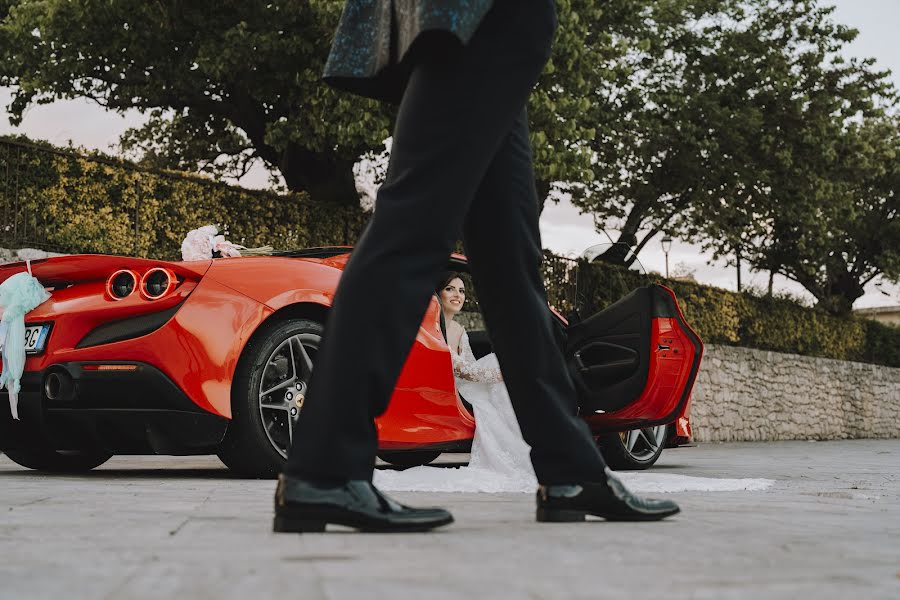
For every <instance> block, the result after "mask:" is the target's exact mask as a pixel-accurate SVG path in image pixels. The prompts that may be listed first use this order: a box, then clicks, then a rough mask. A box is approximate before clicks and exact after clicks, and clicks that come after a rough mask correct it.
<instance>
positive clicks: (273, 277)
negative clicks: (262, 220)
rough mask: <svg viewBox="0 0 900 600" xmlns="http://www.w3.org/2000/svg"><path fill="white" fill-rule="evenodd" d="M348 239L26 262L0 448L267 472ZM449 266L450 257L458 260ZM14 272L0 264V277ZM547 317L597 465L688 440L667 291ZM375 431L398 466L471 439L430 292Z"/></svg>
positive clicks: (620, 462)
mask: <svg viewBox="0 0 900 600" xmlns="http://www.w3.org/2000/svg"><path fill="white" fill-rule="evenodd" d="M349 252H350V249H349V248H346V247H339V248H312V249H306V250H299V251H292V252H285V253H280V254H276V255H273V256H265V257H246V258H228V259H213V260H207V261H195V262H166V261H158V260H149V259H139V258H128V257H121V256H104V255H74V256H63V257H56V258H50V259H45V260H40V261H34V262H33V263H32V271H33V273H34V276H35V277H37V278H38V279H39V280H40V282H41V283H43V285H44V286H45V287H46V288H47V289H48V290H49V291H50V292H51V298H50V299H49V300H47V301H46V302H44V303H43V304H41V305H40V306H38V307H37V308H36V309H35V310H34V311H32V312H31V313H29V314H28V315H26V326H27V329H26V339H25V342H26V345H27V352H28V359H27V361H26V365H25V373H24V375H23V377H22V391H21V393H20V396H19V414H20V417H21V420H18V421H15V420H13V419H12V417H11V415H10V411H9V407H8V402H6V400H7V399H6V392H5V391H4V392H2V393H0V450H2V451H3V452H5V453H6V454H7V456H8V457H9V458H11V459H12V460H14V461H15V462H17V463H19V464H21V465H24V466H26V467H30V468H33V469H40V470H47V471H62V472H75V471H83V470H88V469H92V468H94V467H96V466H98V465H100V464H102V463H103V462H104V461H106V460H108V459H109V458H110V456H112V455H114V454H170V455H188V454H217V455H218V456H219V457H221V459H222V461H223V462H224V463H225V464H226V465H228V466H229V467H231V468H232V469H233V470H235V471H237V472H238V473H240V474H242V475H247V476H254V477H268V476H272V475H274V474H276V473H277V472H278V471H279V470H280V467H281V465H282V463H283V461H284V459H285V456H286V452H287V449H288V447H289V446H290V443H291V438H292V435H293V424H294V422H295V420H296V419H297V416H298V415H299V413H300V411H301V410H302V409H303V402H304V394H305V393H306V389H307V383H308V381H309V378H310V374H311V372H312V369H313V368H314V364H315V359H316V349H317V347H318V345H319V340H320V337H321V335H322V328H323V323H324V322H325V319H326V317H327V315H328V310H329V307H330V306H331V302H332V298H333V294H334V290H335V288H336V286H337V282H338V279H339V278H340V276H341V272H342V269H343V267H344V265H345V264H346V261H347V259H348V257H349ZM449 262H450V264H449V265H448V268H450V269H453V270H457V271H461V272H465V271H466V270H467V267H466V261H465V258H464V257H463V256H459V255H454V256H453V257H451V259H450V261H449ZM24 268H25V265H24V264H23V263H17V264H10V265H5V266H3V267H0V282H2V281H5V280H6V279H7V278H8V277H10V276H11V275H13V274H15V273H17V272H20V271H22V270H23V269H24ZM548 310H552V309H550V308H548ZM553 315H554V318H555V319H556V322H558V323H559V333H560V335H559V343H560V344H561V345H562V347H563V349H564V352H565V354H566V356H567V358H568V361H569V368H570V371H571V374H572V376H573V378H574V379H575V381H576V383H577V387H578V390H579V394H580V399H579V405H580V413H581V415H582V417H583V418H584V419H585V421H586V422H587V423H588V425H589V426H590V428H591V430H592V431H593V432H594V433H595V434H596V436H597V440H598V443H599V444H601V447H602V448H603V450H604V452H605V454H606V456H607V459H608V461H609V462H610V464H611V465H612V466H613V467H618V468H646V467H648V466H650V465H651V464H653V462H654V461H655V460H656V458H657V457H658V456H659V453H660V452H661V451H662V448H663V447H665V446H666V445H673V444H678V443H683V442H685V441H687V440H688V439H689V438H690V435H691V432H690V424H689V421H688V405H689V403H690V393H691V387H692V385H693V382H694V379H695V377H696V375H697V369H698V367H699V364H700V357H701V354H702V350H703V346H702V343H701V341H700V339H699V338H698V337H697V335H696V334H695V333H694V332H693V331H692V330H691V329H690V327H689V326H688V325H687V324H686V323H685V321H684V318H683V316H682V314H681V311H680V310H679V308H678V305H677V303H676V301H675V297H674V295H673V294H672V292H671V291H670V290H669V289H667V288H665V287H662V286H650V287H645V288H639V289H637V290H635V291H634V292H632V293H631V294H629V295H628V296H627V297H625V298H623V299H621V300H620V301H619V302H617V303H615V304H614V305H612V306H610V307H608V308H607V309H605V310H604V311H602V312H600V313H597V314H595V315H593V316H591V317H590V318H587V319H584V320H582V321H580V322H578V323H573V324H569V323H567V322H566V320H565V319H564V318H562V317H561V316H560V315H559V314H557V313H556V312H553ZM470 338H471V341H472V345H473V349H474V350H475V353H476V355H477V356H481V355H484V354H486V353H488V352H490V341H489V340H488V338H487V336H486V334H484V332H476V331H470ZM377 426H378V435H379V440H380V454H379V456H381V458H382V459H384V460H386V461H388V462H391V463H394V464H397V465H413V464H424V463H427V462H430V461H431V460H433V459H434V458H436V457H437V456H438V454H440V453H441V452H447V451H466V450H467V449H468V447H469V446H470V444H471V441H472V437H473V434H474V431H475V426H476V423H475V420H474V416H473V414H472V411H471V410H470V407H469V406H468V405H467V404H466V402H465V399H464V398H460V396H459V395H458V394H457V392H456V389H455V386H454V380H453V372H452V367H451V359H450V349H449V347H448V346H447V343H446V341H445V338H444V332H443V323H442V313H441V310H440V307H439V304H438V302H437V299H436V298H435V299H434V300H433V301H432V303H431V306H430V307H429V309H428V311H427V313H426V315H425V319H424V320H423V322H422V325H421V328H420V329H419V333H418V337H417V339H416V342H415V345H414V347H413V349H412V352H411V353H410V356H409V359H408V361H407V363H406V365H405V367H404V369H403V372H402V374H401V375H400V379H399V381H398V382H397V386H396V389H395V390H394V395H393V398H392V401H391V404H390V408H389V409H388V411H387V412H386V413H385V414H384V415H382V416H381V417H380V418H379V419H378V420H377Z"/></svg>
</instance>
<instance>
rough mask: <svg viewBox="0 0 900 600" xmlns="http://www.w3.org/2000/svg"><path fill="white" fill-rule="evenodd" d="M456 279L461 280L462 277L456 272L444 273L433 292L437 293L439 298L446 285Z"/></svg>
mask: <svg viewBox="0 0 900 600" xmlns="http://www.w3.org/2000/svg"><path fill="white" fill-rule="evenodd" d="M456 278H459V279H462V275H461V274H459V273H457V272H456V271H447V272H446V273H444V275H443V277H441V278H440V280H438V285H437V287H436V288H434V291H435V292H437V294H438V296H440V295H441V292H442V291H443V290H444V288H445V287H447V284H448V283H450V282H451V281H453V280H454V279H456Z"/></svg>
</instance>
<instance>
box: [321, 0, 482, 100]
mask: <svg viewBox="0 0 900 600" xmlns="http://www.w3.org/2000/svg"><path fill="white" fill-rule="evenodd" d="M493 3H494V0H347V3H346V4H345V5H344V12H343V14H342V15H341V21H340V23H339V24H338V28H337V31H336V32H335V37H334V43H333V44H332V46H331V54H329V56H328V62H327V63H326V64H325V73H324V78H325V81H326V82H328V83H329V84H331V85H333V86H335V87H337V88H340V89H344V90H347V91H350V92H353V93H356V94H359V95H361V96H367V97H369V98H378V99H381V100H388V101H390V102H399V101H400V98H401V97H402V95H403V90H404V89H405V88H406V82H407V80H408V78H409V67H410V65H409V64H407V63H408V62H409V61H404V58H406V57H407V53H408V52H409V50H410V48H412V46H413V43H414V42H415V41H416V40H417V39H419V37H420V36H421V35H422V34H423V33H425V32H429V31H443V32H447V33H450V34H452V35H453V36H455V37H456V38H458V39H459V41H460V42H461V43H463V44H467V43H468V42H469V40H470V39H471V38H472V35H473V34H474V33H475V30H476V29H477V28H478V25H479V24H480V23H481V20H482V19H483V18H484V16H485V15H486V14H487V12H488V11H489V10H490V9H491V6H493Z"/></svg>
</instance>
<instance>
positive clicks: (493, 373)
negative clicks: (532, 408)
mask: <svg viewBox="0 0 900 600" xmlns="http://www.w3.org/2000/svg"><path fill="white" fill-rule="evenodd" d="M450 353H451V356H452V357H453V375H454V380H455V381H456V389H457V391H459V393H460V395H462V397H463V398H465V399H466V401H468V402H469V403H470V404H471V405H472V407H473V408H474V411H475V424H476V426H475V439H474V440H473V441H472V455H471V459H470V460H469V465H468V466H466V467H456V468H448V467H430V466H423V467H413V468H411V469H406V470H404V471H392V470H385V469H376V471H375V476H374V480H373V481H374V483H375V485H376V486H377V487H378V488H379V489H383V490H390V491H421V492H529V493H533V492H534V491H535V489H537V479H536V478H535V476H534V469H533V468H532V466H531V459H530V456H529V452H530V450H531V449H530V448H529V446H528V444H526V443H525V440H523V439H522V432H521V430H520V429H519V423H518V421H516V415H515V413H514V412H513V408H512V403H511V402H510V399H509V394H508V393H507V391H506V386H505V385H504V384H503V380H502V379H501V376H500V367H499V365H498V364H497V357H496V356H495V355H494V354H488V355H487V356H484V357H482V358H480V359H478V360H476V359H475V355H474V354H473V353H472V347H471V346H470V344H469V336H468V335H467V334H466V333H465V332H463V334H462V339H461V340H460V353H459V354H458V355H457V354H456V353H455V352H453V351H452V350H451V352H450Z"/></svg>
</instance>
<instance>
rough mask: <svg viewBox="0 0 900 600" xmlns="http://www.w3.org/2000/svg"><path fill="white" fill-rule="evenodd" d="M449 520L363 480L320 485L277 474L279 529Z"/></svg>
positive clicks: (384, 528)
mask: <svg viewBox="0 0 900 600" xmlns="http://www.w3.org/2000/svg"><path fill="white" fill-rule="evenodd" d="M452 522H453V515H451V514H450V513H449V512H447V511H446V510H444V509H442V508H410V507H408V506H403V505H402V504H400V503H398V502H395V501H394V500H391V499H390V498H388V497H387V496H385V495H384V494H382V493H381V492H379V491H378V489H376V488H375V486H374V485H372V483H371V482H369V481H365V480H356V481H348V482H347V483H345V484H343V485H338V486H334V485H324V484H319V483H316V482H312V481H308V480H305V479H299V478H296V477H291V476H289V475H285V474H284V473H282V474H281V475H279V476H278V487H277V488H276V489H275V523H274V525H273V529H274V531H276V532H280V533H304V532H320V531H325V525H327V524H328V523H332V524H334V525H345V526H347V527H353V528H355V529H360V530H362V531H378V532H392V531H397V532H399V531H427V530H429V529H434V528H435V527H441V526H442V525H449V524H450V523H452Z"/></svg>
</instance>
